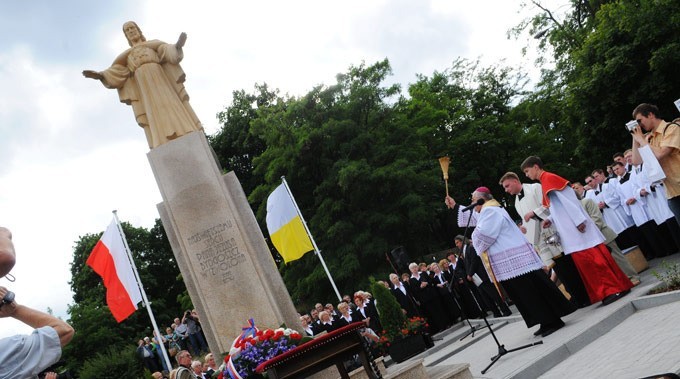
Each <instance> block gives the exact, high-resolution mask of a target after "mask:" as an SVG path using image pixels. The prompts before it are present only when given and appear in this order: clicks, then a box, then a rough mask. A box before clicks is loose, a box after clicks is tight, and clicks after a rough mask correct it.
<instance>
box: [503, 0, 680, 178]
mask: <svg viewBox="0 0 680 379" xmlns="http://www.w3.org/2000/svg"><path fill="white" fill-rule="evenodd" d="M530 4H533V5H536V6H537V7H538V10H539V11H538V13H537V14H536V15H534V16H533V17H532V18H530V19H528V20H525V22H524V23H522V24H521V25H519V26H518V27H517V28H516V29H515V32H521V31H529V33H531V34H536V36H537V37H540V45H539V49H541V50H542V51H543V52H544V53H550V52H551V53H552V57H553V60H554V62H555V66H554V68H548V69H545V70H544V71H543V72H544V76H543V80H542V82H541V83H540V84H539V90H538V91H536V93H535V94H536V95H537V96H539V97H540V101H541V102H543V103H544V104H547V103H552V104H553V105H551V106H549V107H548V108H552V109H554V110H555V111H556V113H555V116H554V118H553V120H554V121H555V124H556V125H557V127H558V129H561V130H562V131H563V133H561V134H562V135H564V136H566V137H569V138H568V139H565V147H566V148H567V151H569V152H571V157H570V158H568V159H567V160H566V162H568V163H570V164H571V167H573V172H579V173H580V175H585V174H586V173H588V172H590V171H591V170H592V169H593V168H594V167H603V166H604V165H605V164H608V163H609V162H610V161H611V157H612V154H613V153H614V152H616V151H622V150H624V149H626V148H627V147H629V146H630V144H631V139H630V136H629V135H628V133H627V132H626V131H625V129H624V127H623V125H624V124H625V123H626V122H627V121H628V120H630V119H631V116H632V115H631V112H632V110H633V108H634V107H635V106H636V105H637V104H639V103H642V102H649V103H654V104H657V105H658V106H659V107H660V109H661V113H662V116H664V117H667V118H672V117H673V116H674V115H675V114H676V113H675V110H674V109H673V104H672V102H673V100H675V99H677V97H678V91H677V90H676V89H677V88H678V86H679V85H680V74H678V73H677V70H674V64H673V63H674V56H675V52H676V51H678V48H679V47H680V38H678V33H677V30H678V27H679V26H680V16H678V11H679V10H680V4H679V3H678V2H676V1H672V0H658V1H657V0H619V1H604V0H603V1H592V0H571V1H570V7H569V8H568V10H567V11H566V12H564V13H563V14H558V13H557V12H555V11H553V10H550V9H548V7H546V6H544V5H542V4H541V2H540V1H537V0H534V1H531V2H530ZM541 63H545V62H541ZM535 99H538V97H535ZM568 129H571V130H572V131H573V132H569V131H568ZM584 157H587V159H584ZM581 177H582V176H581Z"/></svg>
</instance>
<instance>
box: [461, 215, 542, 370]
mask: <svg viewBox="0 0 680 379" xmlns="http://www.w3.org/2000/svg"><path fill="white" fill-rule="evenodd" d="M471 212H474V209H472V210H471ZM471 219H472V214H470V218H469V219H468V224H467V226H466V227H465V233H464V234H463V247H465V242H466V241H465V240H466V238H467V236H466V235H467V230H468V227H469V226H470V220H471ZM473 297H474V296H473ZM475 302H477V299H475ZM477 306H479V303H477ZM480 309H481V307H480ZM482 319H484V323H485V324H486V327H487V329H489V333H491V337H493V340H494V341H495V342H496V346H498V354H496V355H494V356H493V357H491V363H489V365H488V366H486V367H485V368H484V370H482V371H481V372H482V375H483V374H485V373H486V372H487V371H489V369H490V368H491V366H493V364H494V363H496V362H497V361H498V360H499V359H501V357H502V356H504V355H505V354H507V353H512V352H513V351H517V350H522V349H526V348H528V347H532V346H536V345H542V344H543V340H540V341H537V342H532V343H530V344H526V345H523V346H520V347H516V348H513V349H506V348H505V345H501V343H500V342H498V338H496V334H495V333H494V332H493V328H492V327H491V324H489V321H488V320H487V319H486V312H485V311H484V310H482Z"/></svg>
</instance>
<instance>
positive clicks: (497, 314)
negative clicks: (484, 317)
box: [493, 313, 503, 318]
mask: <svg viewBox="0 0 680 379" xmlns="http://www.w3.org/2000/svg"><path fill="white" fill-rule="evenodd" d="M493 317H496V318H499V317H503V315H502V314H500V313H494V314H493Z"/></svg>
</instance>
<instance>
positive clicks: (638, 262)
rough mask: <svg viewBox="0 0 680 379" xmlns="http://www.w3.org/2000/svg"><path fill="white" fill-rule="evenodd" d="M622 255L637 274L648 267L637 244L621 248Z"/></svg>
mask: <svg viewBox="0 0 680 379" xmlns="http://www.w3.org/2000/svg"><path fill="white" fill-rule="evenodd" d="M623 255H624V256H625V257H626V259H627V260H628V262H629V263H630V264H631V266H633V268H634V269H635V272H637V273H638V274H639V273H641V272H642V271H645V270H646V269H648V268H649V263H648V262H647V259H645V255H644V254H642V250H640V248H639V247H638V246H633V247H629V248H628V249H626V250H623Z"/></svg>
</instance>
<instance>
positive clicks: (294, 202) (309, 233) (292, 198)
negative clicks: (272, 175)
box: [281, 176, 342, 301]
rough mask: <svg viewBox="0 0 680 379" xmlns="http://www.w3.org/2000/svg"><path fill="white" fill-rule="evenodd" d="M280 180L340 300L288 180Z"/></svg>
mask: <svg viewBox="0 0 680 379" xmlns="http://www.w3.org/2000/svg"><path fill="white" fill-rule="evenodd" d="M281 180H282V181H283V185H284V187H286V191H287V192H288V196H290V199H291V200H293V205H295V211H296V212H297V214H298V216H300V220H302V225H304V227H305V231H306V232H307V236H308V237H309V239H310V240H311V241H312V246H314V253H315V254H316V256H317V257H319V260H320V261H321V265H322V266H323V269H324V270H325V271H326V275H328V280H330V281H331V285H332V286H333V290H335V295H337V296H338V301H342V296H340V291H338V287H336V286H335V282H334V281H333V277H332V276H331V273H330V271H328V267H326V262H325V261H324V260H323V256H322V255H321V250H319V247H318V246H316V241H314V237H312V233H311V232H310V231H309V228H308V227H307V222H306V221H305V218H304V217H302V212H300V208H298V205H297V202H296V201H295V198H294V197H293V193H292V192H290V188H288V182H286V177H285V176H282V177H281Z"/></svg>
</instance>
